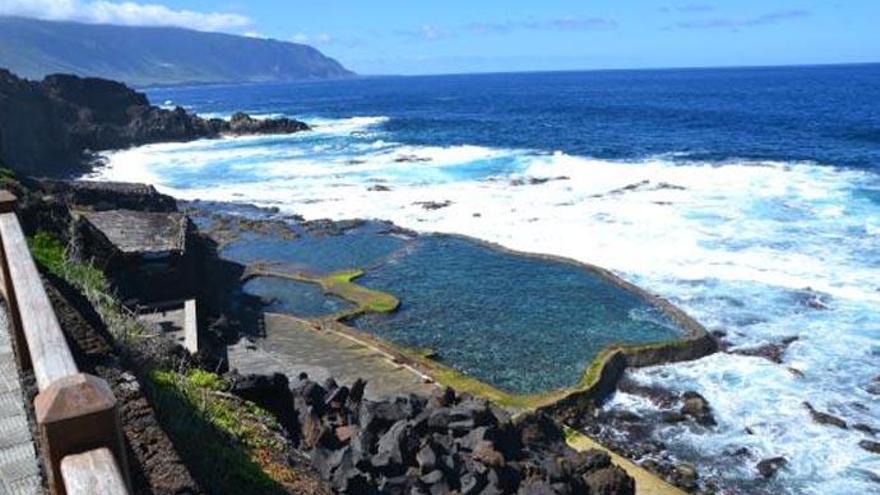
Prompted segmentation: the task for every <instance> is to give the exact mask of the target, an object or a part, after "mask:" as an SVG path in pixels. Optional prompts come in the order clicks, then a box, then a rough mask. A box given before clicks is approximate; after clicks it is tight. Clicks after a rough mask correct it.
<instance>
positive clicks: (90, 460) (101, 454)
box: [61, 448, 128, 495]
mask: <svg viewBox="0 0 880 495" xmlns="http://www.w3.org/2000/svg"><path fill="white" fill-rule="evenodd" d="M61 476H62V477H63V478H64V488H65V490H66V491H67V495H94V494H98V493H99V494H101V495H125V494H127V493H128V490H127V489H126V486H125V480H124V479H123V477H122V473H121V472H120V471H119V466H117V465H116V461H115V460H114V459H113V454H112V453H111V452H110V450H108V449H105V448H100V449H95V450H90V451H88V452H83V453H82V454H73V455H69V456H67V457H65V458H64V459H62V460H61Z"/></svg>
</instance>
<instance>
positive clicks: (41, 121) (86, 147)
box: [0, 69, 309, 176]
mask: <svg viewBox="0 0 880 495" xmlns="http://www.w3.org/2000/svg"><path fill="white" fill-rule="evenodd" d="M308 128H309V127H308V126H307V125H306V124H304V123H302V122H299V121H297V120H293V119H287V118H279V119H265V120H262V119H255V118H253V117H250V116H248V115H246V114H244V113H237V114H235V115H234V116H233V118H232V119H230V120H228V121H227V120H223V119H203V118H201V117H199V116H197V115H194V114H191V113H189V112H187V111H186V110H184V109H183V108H180V107H177V108H175V109H173V110H169V109H164V108H159V107H156V106H152V105H150V103H149V101H148V100H147V97H146V95H144V94H143V93H140V92H137V91H134V90H132V89H130V88H128V87H127V86H125V85H124V84H122V83H118V82H115V81H109V80H106V79H98V78H81V77H77V76H72V75H63V74H55V75H51V76H47V77H46V78H45V79H44V80H43V81H41V82H36V81H28V80H24V79H20V78H18V77H16V76H15V75H14V74H12V73H11V72H9V71H6V70H3V69H0V162H2V163H4V164H5V165H6V166H8V167H10V168H12V169H14V170H16V171H17V172H20V173H22V174H25V175H35V176H70V175H73V174H76V173H78V172H81V171H83V170H84V169H85V167H86V165H87V163H88V162H89V160H90V158H91V157H92V153H94V152H96V151H101V150H108V149H118V148H126V147H129V146H134V145H141V144H147V143H157V142H172V141H189V140H193V139H199V138H213V137H218V136H221V135H224V134H231V135H243V134H270V133H272V134H290V133H294V132H300V131H304V130H308Z"/></svg>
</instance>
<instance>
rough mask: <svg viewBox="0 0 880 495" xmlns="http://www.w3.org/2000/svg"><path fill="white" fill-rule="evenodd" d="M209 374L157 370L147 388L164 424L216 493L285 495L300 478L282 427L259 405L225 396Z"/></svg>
mask: <svg viewBox="0 0 880 495" xmlns="http://www.w3.org/2000/svg"><path fill="white" fill-rule="evenodd" d="M225 388H226V382H225V381H224V380H223V378H222V377H220V376H219V375H216V374H214V373H210V372H207V371H203V370H198V369H192V370H189V371H186V372H177V371H170V370H154V371H152V372H151V373H150V375H149V380H148V386H147V387H146V390H147V393H148V395H149V396H150V400H151V402H152V403H153V405H154V409H155V411H156V414H157V415H158V416H159V420H160V422H161V423H162V425H163V427H164V428H165V429H166V431H168V433H169V434H170V435H171V436H172V438H174V441H175V445H176V447H177V449H178V451H180V453H181V455H182V456H183V457H184V458H185V459H186V461H187V464H188V465H189V466H190V467H191V469H193V470H194V471H195V472H198V473H200V474H201V476H200V478H201V479H202V482H203V483H205V484H206V485H207V486H206V487H205V488H207V490H208V491H209V492H211V493H241V494H262V493H285V492H287V490H286V489H285V485H288V484H293V483H296V482H297V480H298V479H299V475H297V473H296V472H295V471H294V469H293V468H292V467H291V466H290V465H289V464H288V463H287V457H288V452H287V451H286V447H285V443H284V438H283V436H281V433H280V432H281V431H282V430H281V427H280V426H279V425H278V422H277V421H276V420H275V418H274V417H272V415H271V414H269V413H268V412H266V411H265V410H263V409H261V408H259V407H258V406H256V405H255V404H253V403H251V402H248V401H244V400H241V399H238V398H235V397H233V396H230V395H228V394H225V393H223V389H225Z"/></svg>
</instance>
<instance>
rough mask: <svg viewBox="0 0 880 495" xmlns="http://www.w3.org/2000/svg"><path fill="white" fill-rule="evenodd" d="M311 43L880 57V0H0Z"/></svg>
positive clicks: (578, 54)
mask: <svg viewBox="0 0 880 495" xmlns="http://www.w3.org/2000/svg"><path fill="white" fill-rule="evenodd" d="M4 14H6V15H21V16H25V17H36V18H42V19H53V20H73V21H81V22H90V23H107V24H127V25H161V26H180V27H187V28H193V29H199V30H203V31H220V32H227V33H233V34H241V35H246V36H257V37H265V38H273V39H278V40H284V41H295V42H301V43H307V44H310V45H313V46H315V47H317V48H319V49H320V50H321V51H323V52H324V53H326V54H327V55H329V56H332V57H334V58H336V59H337V60H339V61H340V62H342V63H343V64H344V65H345V66H346V67H348V68H349V69H352V70H354V71H355V72H358V73H360V74H440V73H464V72H504V71H535V70H581V69H623V68H659V67H710V66H742V65H793V64H827V63H864V62H880V0H830V1H829V0H715V1H709V0H705V1H700V0H693V1H688V0H682V1H675V0H567V1H566V0H539V1H535V0H504V1H502V0H443V1H424V0H308V1H305V0H220V1H208V0H147V1H143V2H136V1H124V2H123V1H115V0H0V15H4Z"/></svg>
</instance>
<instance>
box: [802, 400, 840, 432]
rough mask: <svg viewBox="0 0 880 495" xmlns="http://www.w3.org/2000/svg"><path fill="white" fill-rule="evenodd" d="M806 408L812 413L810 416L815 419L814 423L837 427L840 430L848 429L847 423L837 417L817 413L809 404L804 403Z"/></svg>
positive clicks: (820, 412)
mask: <svg viewBox="0 0 880 495" xmlns="http://www.w3.org/2000/svg"><path fill="white" fill-rule="evenodd" d="M804 407H805V408H807V411H809V412H810V416H811V417H812V418H813V421H814V422H816V423H819V424H820V425H829V426H836V427H838V428H843V429H847V425H846V421H844V420H842V419H840V418H838V417H837V416H833V415H831V414H828V413H825V412H822V411H817V410H816V409H815V408H814V407H813V405H812V404H810V403H809V402H804Z"/></svg>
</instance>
